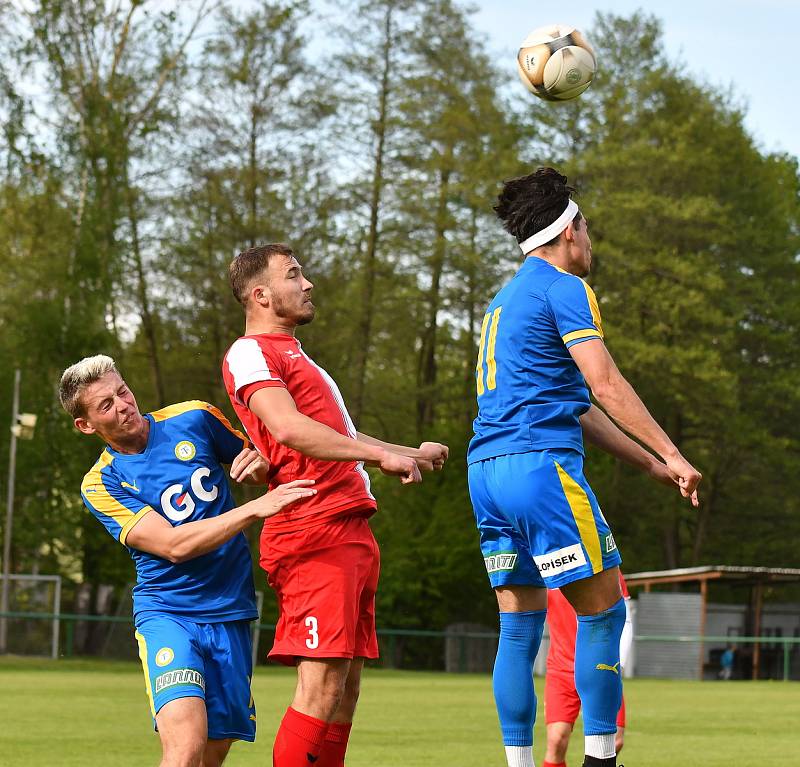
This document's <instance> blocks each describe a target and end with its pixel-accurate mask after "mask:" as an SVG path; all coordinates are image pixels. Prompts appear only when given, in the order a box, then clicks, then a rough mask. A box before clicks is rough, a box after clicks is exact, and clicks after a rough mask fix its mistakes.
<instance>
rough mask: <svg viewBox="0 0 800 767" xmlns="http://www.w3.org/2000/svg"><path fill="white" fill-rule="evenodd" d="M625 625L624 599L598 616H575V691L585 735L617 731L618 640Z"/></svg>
mask: <svg viewBox="0 0 800 767" xmlns="http://www.w3.org/2000/svg"><path fill="white" fill-rule="evenodd" d="M624 626H625V600H624V599H620V600H619V602H617V603H616V604H615V605H613V606H612V607H610V608H609V609H608V610H606V611H605V612H602V613H598V614H597V615H579V616H578V635H577V638H576V640H575V689H576V690H577V691H578V695H579V697H580V699H581V706H582V708H583V733H584V735H606V734H608V733H614V732H616V731H617V712H618V711H619V707H620V704H621V703H622V676H621V671H620V666H619V640H620V637H621V636H622V629H623V627H624Z"/></svg>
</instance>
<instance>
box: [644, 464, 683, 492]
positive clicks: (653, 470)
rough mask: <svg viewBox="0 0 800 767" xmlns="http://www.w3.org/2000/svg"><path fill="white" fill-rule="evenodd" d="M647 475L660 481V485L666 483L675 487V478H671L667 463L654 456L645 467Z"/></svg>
mask: <svg viewBox="0 0 800 767" xmlns="http://www.w3.org/2000/svg"><path fill="white" fill-rule="evenodd" d="M647 476H648V477H650V479H654V480H655V481H656V482H659V483H661V484H662V485H666V486H667V487H675V485H676V482H675V480H674V479H673V478H672V474H670V473H669V469H668V468H667V464H665V463H663V462H661V461H659V460H658V458H655V457H654V458H653V460H652V461H651V462H650V465H649V466H648V468H647Z"/></svg>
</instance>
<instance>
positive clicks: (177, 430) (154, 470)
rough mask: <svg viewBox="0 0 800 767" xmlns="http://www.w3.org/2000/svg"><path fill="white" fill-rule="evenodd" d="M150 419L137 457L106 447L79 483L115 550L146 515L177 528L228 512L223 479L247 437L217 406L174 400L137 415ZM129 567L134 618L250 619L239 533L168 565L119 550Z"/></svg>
mask: <svg viewBox="0 0 800 767" xmlns="http://www.w3.org/2000/svg"><path fill="white" fill-rule="evenodd" d="M145 418H147V419H148V420H149V421H150V434H149V436H148V439H147V447H146V448H145V449H144V451H143V452H141V453H134V454H125V453H118V452H117V451H116V450H113V449H112V448H111V447H108V446H107V447H106V449H105V450H104V451H103V452H102V453H101V455H100V459H99V460H98V461H97V463H96V464H95V465H94V466H93V467H92V469H91V470H90V471H89V472H88V473H87V474H86V476H85V477H84V478H83V483H82V484H81V495H82V496H83V502H84V503H85V504H86V506H87V508H88V509H89V511H91V512H92V514H94V515H95V516H96V517H97V518H98V519H99V520H100V521H101V522H102V523H103V525H104V526H105V528H106V530H108V532H109V533H110V534H111V535H112V536H114V538H116V539H117V540H118V541H119V542H120V543H122V544H123V545H124V544H125V541H126V539H127V537H128V534H129V533H130V531H131V530H132V529H133V527H134V526H135V525H136V524H137V523H138V522H139V520H141V519H142V517H144V516H145V515H146V514H160V515H161V516H162V517H164V518H165V519H166V520H167V521H168V522H169V523H170V524H171V525H173V527H174V526H176V525H181V524H183V523H185V522H194V521H196V520H199V519H208V518H210V517H216V516H218V515H219V514H223V513H225V512H226V511H228V510H230V509H232V508H233V507H234V502H233V498H232V496H231V492H230V488H229V487H228V479H227V474H226V472H225V470H224V469H223V467H222V466H221V464H223V463H231V462H232V461H233V459H234V458H235V457H236V455H238V453H239V452H241V450H242V449H243V448H244V447H247V446H249V442H248V441H247V438H246V437H245V436H244V435H243V434H241V433H240V432H238V431H236V429H234V428H233V427H232V426H231V424H230V423H229V421H228V419H227V418H225V416H224V415H223V414H222V413H221V412H220V411H219V410H217V408H215V407H213V406H212V405H209V404H207V403H205V402H198V401H193V402H182V403H180V404H177V405H171V406H170V407H166V408H164V409H163V410H157V411H156V412H154V413H148V414H147V415H145ZM127 548H128V551H129V552H130V555H131V558H132V559H133V561H134V563H135V564H136V575H137V582H136V586H135V587H134V589H133V612H134V615H136V614H138V613H141V612H144V611H149V610H154V611H158V612H167V613H176V614H180V615H182V616H185V617H188V618H191V619H192V620H196V621H198V622H204V623H214V622H218V621H232V620H240V619H250V618H255V617H256V616H257V613H256V606H255V592H254V588H253V575H252V566H251V560H250V551H249V549H248V546H247V540H246V538H245V537H244V534H242V533H239V534H238V535H236V536H234V537H233V538H231V540H229V541H228V542H227V543H224V544H223V545H222V546H220V547H219V548H218V549H216V550H215V551H212V552H209V553H208V554H203V555H201V556H199V557H196V558H194V559H191V560H189V561H187V562H180V563H177V564H175V563H172V562H169V561H168V560H166V559H162V558H161V557H159V556H156V555H155V554H149V553H147V552H145V551H139V550H138V549H134V548H131V547H130V546H128V547H127Z"/></svg>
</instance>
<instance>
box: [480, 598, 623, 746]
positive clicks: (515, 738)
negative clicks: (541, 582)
mask: <svg viewBox="0 0 800 767" xmlns="http://www.w3.org/2000/svg"><path fill="white" fill-rule="evenodd" d="M546 615H547V610H535V611H531V612H523V613H500V642H499V644H498V646H497V658H496V659H495V662H494V676H493V678H492V683H493V687H494V701H495V704H496V706H497V715H498V716H499V717H500V729H501V730H502V732H503V744H504V745H506V746H531V745H533V723H534V721H536V693H535V692H534V691H533V661H534V660H535V659H536V653H537V652H538V651H539V643H540V642H541V641H542V631H543V630H544V619H545V616H546ZM615 716H616V715H615Z"/></svg>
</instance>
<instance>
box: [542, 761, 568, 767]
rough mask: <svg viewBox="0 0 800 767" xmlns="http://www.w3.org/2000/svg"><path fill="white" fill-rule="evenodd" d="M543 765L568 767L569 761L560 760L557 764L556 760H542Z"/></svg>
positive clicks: (543, 766)
mask: <svg viewBox="0 0 800 767" xmlns="http://www.w3.org/2000/svg"><path fill="white" fill-rule="evenodd" d="M542 767H567V763H566V762H558V763H557V764H556V762H547V761H545V762H542Z"/></svg>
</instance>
